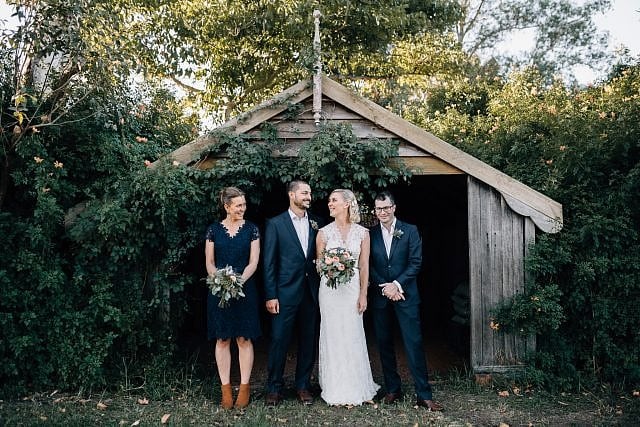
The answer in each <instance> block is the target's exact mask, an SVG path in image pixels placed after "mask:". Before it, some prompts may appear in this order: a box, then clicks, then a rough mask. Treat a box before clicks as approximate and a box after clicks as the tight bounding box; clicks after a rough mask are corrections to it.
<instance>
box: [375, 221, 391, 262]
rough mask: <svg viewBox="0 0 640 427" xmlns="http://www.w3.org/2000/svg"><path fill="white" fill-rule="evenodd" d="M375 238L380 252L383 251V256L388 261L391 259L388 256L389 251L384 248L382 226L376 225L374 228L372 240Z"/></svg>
mask: <svg viewBox="0 0 640 427" xmlns="http://www.w3.org/2000/svg"><path fill="white" fill-rule="evenodd" d="M374 238H375V240H376V241H375V245H376V246H377V247H378V249H379V250H381V251H382V254H383V255H384V257H385V258H387V260H388V259H389V257H388V256H387V249H386V248H385V247H384V239H383V238H382V226H381V225H380V224H378V225H376V226H375V227H374V228H373V234H372V239H374Z"/></svg>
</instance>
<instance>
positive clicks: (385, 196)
mask: <svg viewBox="0 0 640 427" xmlns="http://www.w3.org/2000/svg"><path fill="white" fill-rule="evenodd" d="M387 199H389V201H390V202H391V204H392V205H395V204H396V199H395V197H393V194H391V192H390V191H387V190H385V191H381V192H379V193H378V194H376V197H375V199H374V200H380V201H381V202H382V201H385V200H387Z"/></svg>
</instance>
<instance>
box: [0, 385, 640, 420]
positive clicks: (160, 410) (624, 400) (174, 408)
mask: <svg viewBox="0 0 640 427" xmlns="http://www.w3.org/2000/svg"><path fill="white" fill-rule="evenodd" d="M166 384H167V385H169V384H170V382H167V383H166ZM176 384H182V385H183V386H181V387H177V386H176ZM184 385H185V378H178V379H176V381H175V383H174V385H172V386H170V387H169V390H168V391H166V392H165V393H162V394H163V395H164V396H165V397H164V398H162V399H158V400H156V399H152V398H150V397H149V394H148V393H147V392H145V391H144V389H143V388H140V389H138V390H137V392H139V393H137V392H133V391H131V392H124V391H123V392H120V393H113V394H106V393H100V394H93V395H86V396H80V395H72V394H62V393H57V392H55V393H54V392H49V393H36V394H33V395H29V396H25V397H22V398H20V399H16V400H5V401H0V425H11V426H14V425H16V426H18V425H20V426H31V425H65V426H76V425H77V426H88V425H119V426H120V425H122V426H132V425H140V426H152V425H153V426H157V425H162V424H161V420H162V417H163V416H164V415H165V414H170V416H169V418H168V421H167V423H166V425H214V426H226V425H236V426H284V425H293V426H299V425H312V426H336V425H345V426H347V425H349V426H353V425H355V426H396V425H403V426H416V425H418V426H466V425H474V426H475V425H483V426H484V425H494V426H497V425H500V424H501V423H505V424H508V425H510V426H516V425H530V424H532V425H634V424H636V423H637V420H638V419H640V398H639V397H637V396H633V395H632V394H631V393H622V394H618V395H613V394H606V395H595V394H592V393H580V394H560V395H551V394H547V393H544V392H540V391H535V390H522V389H520V388H519V387H516V386H512V387H511V388H510V389H507V388H506V387H504V385H503V384H500V386H498V387H494V386H488V387H480V386H477V385H476V384H475V383H474V382H473V381H471V380H470V379H465V378H464V377H462V376H460V375H451V376H449V377H448V378H446V379H437V380H436V381H435V385H434V389H435V393H436V398H437V400H438V401H440V402H441V403H442V404H444V405H445V411H444V412H442V413H432V412H428V411H426V410H424V409H423V408H417V407H414V406H413V399H412V398H411V397H410V395H407V396H406V397H405V398H404V400H403V401H401V402H400V403H398V404H394V405H384V404H365V405H363V406H359V407H353V408H346V407H330V406H327V405H326V404H324V402H322V400H321V399H320V398H317V399H316V401H315V403H314V404H313V405H311V406H306V407H305V406H302V405H300V404H299V403H297V402H296V401H295V400H294V399H293V398H292V397H290V398H288V399H287V400H285V401H284V402H283V403H282V404H281V405H279V406H277V407H275V408H274V407H267V406H265V405H264V403H263V395H262V390H261V389H260V387H258V386H256V387H255V388H256V389H254V390H253V392H252V402H251V404H250V405H249V407H248V408H246V410H235V409H234V410H228V411H225V410H222V409H220V407H219V394H218V393H217V391H216V389H215V388H214V386H213V385H211V383H210V382H209V381H204V380H203V381H199V380H197V379H195V378H193V379H191V381H190V382H189V383H188V384H186V386H184ZM514 389H516V391H517V393H514ZM499 391H509V396H507V397H500V396H499V395H498V392H499ZM158 395H160V394H158ZM140 399H147V400H148V404H143V403H145V402H144V400H142V401H141V400H140ZM98 404H102V405H105V406H104V407H101V408H98V406H99V405H98Z"/></svg>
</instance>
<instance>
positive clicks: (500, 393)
mask: <svg viewBox="0 0 640 427" xmlns="http://www.w3.org/2000/svg"><path fill="white" fill-rule="evenodd" d="M498 396H500V397H509V392H508V391H507V390H502V391H499V392H498Z"/></svg>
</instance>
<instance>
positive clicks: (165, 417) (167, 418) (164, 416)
mask: <svg viewBox="0 0 640 427" xmlns="http://www.w3.org/2000/svg"><path fill="white" fill-rule="evenodd" d="M170 416H171V414H164V415H163V416H162V418H160V424H166V423H167V421H169V417H170Z"/></svg>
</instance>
